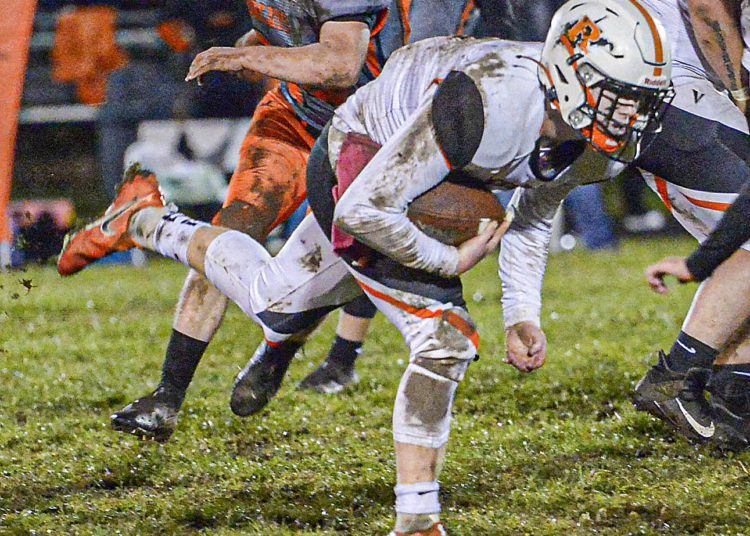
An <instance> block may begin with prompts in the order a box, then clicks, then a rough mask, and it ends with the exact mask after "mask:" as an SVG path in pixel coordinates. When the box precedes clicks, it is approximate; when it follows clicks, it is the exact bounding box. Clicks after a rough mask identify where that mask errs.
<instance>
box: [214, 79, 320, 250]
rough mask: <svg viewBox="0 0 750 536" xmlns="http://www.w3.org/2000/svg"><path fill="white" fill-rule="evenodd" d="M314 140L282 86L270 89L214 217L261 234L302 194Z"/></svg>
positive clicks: (288, 212) (284, 216) (283, 217)
mask: <svg viewBox="0 0 750 536" xmlns="http://www.w3.org/2000/svg"><path fill="white" fill-rule="evenodd" d="M314 143H315V138H314V137H313V135H312V134H311V133H310V132H308V130H307V129H306V128H305V124H304V123H303V121H302V120H300V119H299V118H298V117H297V116H296V115H295V113H294V110H293V108H292V106H291V104H289V102H288V101H287V100H286V99H285V98H284V97H283V95H282V94H281V92H280V90H279V89H278V88H277V89H273V90H271V91H269V92H268V93H267V94H266V95H265V97H263V99H262V100H261V101H260V103H259V104H258V107H257V108H256V110H255V113H254V114H253V118H252V123H251V125H250V128H249V130H248V132H247V135H246V136H245V139H244V141H243V142H242V148H241V149H240V161H239V164H238V166H237V169H236V170H235V172H234V174H233V175H232V179H231V181H230V183H229V191H228V193H227V199H226V201H225V202H224V208H222V209H221V211H220V212H219V213H218V214H217V215H216V216H215V217H214V220H213V223H214V224H217V225H221V226H223V227H229V228H231V229H237V230H239V231H243V232H245V233H247V234H249V235H250V236H252V237H253V238H254V239H256V240H264V239H265V238H266V237H267V236H268V233H270V232H271V230H272V229H273V228H274V227H276V226H277V225H278V224H280V223H282V222H283V221H284V220H286V219H287V218H288V217H289V216H291V214H292V213H293V212H294V211H295V210H296V209H297V207H299V205H300V204H301V203H302V201H303V200H304V199H305V195H306V171H307V159H308V157H309V156H310V151H311V149H312V146H313V145H314Z"/></svg>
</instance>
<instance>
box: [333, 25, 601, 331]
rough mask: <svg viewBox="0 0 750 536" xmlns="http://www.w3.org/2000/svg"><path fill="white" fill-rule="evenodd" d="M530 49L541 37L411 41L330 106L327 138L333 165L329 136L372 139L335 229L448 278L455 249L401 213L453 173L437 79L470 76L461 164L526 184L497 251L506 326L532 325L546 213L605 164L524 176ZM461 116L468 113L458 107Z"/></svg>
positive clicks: (529, 131)
mask: <svg viewBox="0 0 750 536" xmlns="http://www.w3.org/2000/svg"><path fill="white" fill-rule="evenodd" d="M540 54H541V44H530V43H511V42H506V41H501V40H496V39H491V40H474V39H457V38H435V39H430V40H426V41H423V42H421V43H417V44H414V45H410V46H408V47H405V48H403V49H400V50H399V51H397V52H396V53H395V54H394V55H393V56H392V57H391V58H390V59H389V61H388V63H387V64H386V66H385V68H384V69H383V72H382V73H381V75H380V76H379V77H378V79H377V80H375V81H374V82H372V83H371V84H368V85H367V86H365V87H363V88H361V89H359V90H358V91H357V92H356V93H355V94H354V95H353V96H351V97H350V98H349V99H348V100H347V102H346V103H345V104H344V105H342V106H341V107H340V108H339V109H338V110H337V111H336V114H335V116H334V119H333V123H332V126H333V128H332V129H331V134H330V135H329V138H328V140H329V156H330V157H331V160H332V164H333V165H334V169H335V166H336V163H337V161H338V152H337V151H338V149H340V147H341V145H340V143H341V142H340V139H341V136H340V135H339V134H337V133H347V132H357V133H359V134H364V135H366V136H368V137H370V138H371V139H373V140H375V141H376V142H378V143H380V144H381V145H382V146H383V147H382V149H381V150H380V151H379V152H378V153H377V154H376V155H375V157H374V158H373V159H372V160H371V161H370V162H369V164H368V165H367V166H366V167H365V168H364V169H363V170H362V172H361V173H360V174H359V176H358V177H357V179H356V180H355V181H354V183H353V184H352V186H351V187H350V188H349V189H348V190H347V191H346V193H345V194H344V195H343V196H342V197H341V199H340V200H339V202H338V203H337V205H336V211H335V215H334V217H335V221H336V224H337V225H338V226H339V227H342V228H343V229H344V230H346V231H347V232H349V233H351V234H353V235H355V236H356V237H357V238H358V239H359V240H361V241H363V242H365V243H367V244H368V245H370V246H371V247H373V248H375V249H376V250H378V251H381V252H387V253H388V255H389V256H390V257H392V258H394V259H395V260H397V261H399V262H400V263H401V264H404V265H406V266H409V267H412V268H419V269H423V270H427V271H431V272H436V273H439V274H442V275H445V276H454V275H455V274H456V273H457V266H458V250H457V249H456V248H455V247H452V246H448V245H445V244H442V243H440V242H438V241H437V240H434V239H432V238H430V237H429V236H427V235H425V234H424V233H422V232H421V231H420V230H419V229H417V227H416V226H415V225H414V224H413V223H412V222H411V221H409V219H408V218H407V217H406V208H407V206H408V204H409V203H410V202H411V200H412V199H414V198H415V197H417V196H419V195H421V194H422V193H424V192H425V191H427V190H429V189H430V188H432V187H434V186H435V185H437V184H438V183H440V182H441V181H442V180H443V179H444V178H445V176H446V175H447V174H448V173H449V171H450V170H451V169H452V168H451V165H450V164H451V162H450V159H449V158H448V157H447V156H446V153H445V151H444V150H443V147H441V146H440V142H439V140H438V139H437V138H438V134H436V132H437V131H438V130H439V128H438V127H439V124H438V122H439V117H438V116H439V115H440V114H438V113H437V112H438V111H439V110H436V108H434V107H433V105H435V107H439V104H440V103H439V102H438V96H437V94H438V93H439V92H437V91H436V89H437V87H438V85H439V84H438V83H436V82H439V81H440V80H442V79H444V78H446V77H447V76H448V75H449V74H450V73H451V71H454V74H459V75H460V76H461V77H463V79H464V80H466V79H467V78H470V81H469V82H468V87H467V89H468V90H473V91H476V90H478V92H479V94H480V95H481V103H480V104H479V106H480V107H481V108H482V109H481V110H480V114H482V115H483V124H480V127H479V128H480V132H481V140H480V141H478V146H477V149H476V151H475V152H473V154H472V155H471V157H470V161H468V163H467V162H464V163H463V164H462V165H461V168H462V169H463V170H464V171H466V172H469V173H470V174H471V175H472V176H474V177H475V178H477V179H479V180H481V181H482V182H484V183H485V184H486V185H487V186H488V187H490V188H494V189H506V190H507V189H512V188H515V187H517V186H525V187H524V188H521V189H520V190H519V193H518V196H517V203H516V205H515V206H516V208H515V219H514V222H513V224H512V226H511V228H510V230H509V231H508V232H507V233H506V235H505V236H504V238H503V243H502V248H501V254H500V266H501V271H500V275H501V278H502V281H503V309H504V315H505V321H506V324H507V325H512V324H515V323H516V322H520V321H522V320H527V321H532V322H535V323H537V324H538V323H539V315H540V312H541V286H542V280H543V274H544V271H545V267H546V260H547V244H548V241H549V236H550V229H551V222H552V218H553V216H554V213H555V211H556V209H557V207H558V206H559V204H560V202H561V201H562V199H563V198H564V197H565V195H567V193H568V192H569V191H570V190H571V189H572V188H573V187H575V186H576V185H577V184H580V183H582V182H583V181H582V180H579V179H578V177H585V178H589V177H594V180H600V179H601V178H603V176H604V175H605V172H606V169H605V168H606V167H607V165H608V162H609V161H608V160H607V159H605V158H603V157H600V156H594V157H593V158H579V159H578V160H579V161H581V162H585V161H587V160H594V161H596V162H597V163H598V164H599V166H600V167H599V168H598V170H597V171H594V172H586V173H572V172H568V173H566V174H565V175H564V176H563V177H560V178H558V179H555V180H552V181H550V182H543V181H542V180H540V179H538V178H537V175H536V174H535V173H534V172H533V171H532V169H531V167H530V157H531V155H532V154H536V152H535V146H536V143H537V141H538V139H539V132H540V130H541V126H542V121H543V119H544V113H545V106H546V101H545V96H544V92H543V89H542V86H541V84H540V82H539V78H538V66H537V63H536V58H538V57H539V56H540ZM455 71H459V73H455ZM451 76H453V75H451ZM444 85H445V84H444ZM474 88H476V89H474ZM461 113H462V114H463V115H464V116H466V115H469V112H468V111H465V110H463V109H462V110H461ZM479 122H480V123H481V119H480V120H479ZM336 138H338V139H339V141H338V142H337V141H336ZM337 144H338V148H337ZM585 154H589V151H587V152H586V153H585ZM577 163H578V162H577ZM602 163H604V168H602V167H601V164H602ZM574 167H575V165H574Z"/></svg>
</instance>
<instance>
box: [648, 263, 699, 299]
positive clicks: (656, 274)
mask: <svg viewBox="0 0 750 536" xmlns="http://www.w3.org/2000/svg"><path fill="white" fill-rule="evenodd" d="M668 275H671V276H673V277H676V278H677V281H679V282H680V283H689V282H690V281H695V277H693V274H691V273H690V270H688V267H687V263H686V262H685V258H684V257H665V258H663V259H662V260H660V261H659V262H657V263H656V264H652V265H651V266H649V267H648V268H646V280H647V281H648V284H649V286H650V287H651V290H653V291H654V292H656V293H658V294H666V293H668V292H669V287H667V285H666V283H665V282H664V277H666V276H668Z"/></svg>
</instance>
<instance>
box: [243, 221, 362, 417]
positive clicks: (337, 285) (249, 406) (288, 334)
mask: <svg viewBox="0 0 750 536" xmlns="http://www.w3.org/2000/svg"><path fill="white" fill-rule="evenodd" d="M253 292H254V293H257V294H258V295H260V296H273V297H274V300H273V302H272V303H266V302H258V303H256V304H255V305H254V308H253V310H254V311H256V312H257V313H256V315H255V316H256V317H257V319H258V320H259V321H260V322H261V323H262V325H263V326H264V330H265V339H266V340H265V341H264V343H262V344H261V345H260V347H259V348H258V350H257V351H256V353H255V354H254V355H253V357H252V359H250V361H249V362H248V364H247V365H246V366H245V368H244V369H242V371H241V372H240V373H239V374H238V376H237V380H236V382H235V386H234V390H233V391H232V399H231V407H232V411H234V413H236V414H237V415H240V416H247V415H252V414H254V413H257V412H259V411H260V410H261V409H263V408H264V407H265V406H266V405H267V404H268V402H270V401H271V399H272V398H273V397H274V396H275V394H276V392H277V391H278V390H279V387H280V386H281V383H282V380H283V378H284V375H285V373H286V371H287V368H288V367H289V364H290V362H291V360H292V358H293V357H294V354H295V352H296V351H297V349H299V347H300V346H302V344H303V343H304V341H305V339H306V338H307V336H308V335H309V333H310V332H311V331H312V330H313V329H314V328H315V326H317V324H318V323H319V322H320V321H321V320H323V318H324V317H325V316H326V315H327V314H328V312H330V311H331V310H333V309H336V308H338V307H340V306H341V305H342V304H344V303H347V302H349V301H351V300H352V299H354V298H356V297H357V296H359V295H361V294H362V290H361V289H360V288H359V286H358V285H357V284H356V283H355V282H354V280H353V278H352V277H351V276H350V275H349V272H348V271H347V269H346V266H345V265H344V263H343V262H342V261H341V259H340V258H339V257H338V256H337V255H335V254H334V253H333V248H332V246H331V243H330V242H329V241H328V238H327V237H326V236H325V234H324V233H323V232H322V230H321V229H320V227H319V226H318V224H317V222H316V220H315V219H314V217H313V216H312V215H308V216H307V217H306V218H305V219H304V220H303V221H302V223H301V224H300V226H299V227H298V228H297V229H295V231H294V233H292V236H291V237H289V240H287V242H286V244H285V245H284V247H283V248H282V249H281V251H280V252H279V254H278V255H277V256H276V257H275V258H274V259H273V262H272V266H270V267H268V268H266V273H265V274H264V275H263V276H262V277H259V278H257V279H256V281H255V283H254V287H253Z"/></svg>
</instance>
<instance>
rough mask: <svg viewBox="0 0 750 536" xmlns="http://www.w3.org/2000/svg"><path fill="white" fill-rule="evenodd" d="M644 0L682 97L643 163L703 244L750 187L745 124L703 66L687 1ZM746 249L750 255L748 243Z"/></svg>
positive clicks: (661, 194)
mask: <svg viewBox="0 0 750 536" xmlns="http://www.w3.org/2000/svg"><path fill="white" fill-rule="evenodd" d="M642 2H643V3H644V4H646V5H647V6H648V7H650V8H651V9H653V11H654V12H656V13H657V14H658V15H659V16H660V18H661V21H662V23H663V25H664V27H665V28H666V30H667V34H668V36H669V39H670V43H671V44H672V80H673V83H674V86H675V92H676V95H675V99H674V101H673V102H672V106H671V107H670V108H669V109H668V110H667V112H666V113H665V115H664V120H663V124H662V131H661V133H659V134H657V135H656V136H655V137H654V138H653V139H649V138H648V137H646V138H644V146H646V147H647V149H646V150H645V151H644V153H643V155H642V156H641V157H640V158H639V159H638V161H637V165H638V167H639V168H641V169H642V170H644V171H646V172H647V173H646V174H645V178H646V182H647V183H648V185H649V186H650V187H651V189H653V190H654V191H655V192H656V193H657V194H658V195H659V197H660V198H661V199H662V201H663V202H664V204H665V205H666V207H667V208H668V209H669V211H670V212H671V213H672V215H673V216H674V217H675V219H677V221H679V222H680V224H681V225H682V226H683V227H684V228H685V229H686V230H687V231H688V232H689V233H690V234H692V235H693V236H694V237H695V238H696V239H698V240H699V241H701V242H702V241H704V240H705V239H706V237H707V236H708V235H709V234H710V233H711V232H712V231H713V229H714V227H716V225H717V223H718V222H719V220H721V218H722V216H723V214H724V211H725V210H727V209H728V208H729V207H730V206H731V204H732V203H733V202H734V200H735V199H736V198H737V194H738V192H740V190H741V189H742V187H743V185H745V184H747V183H749V182H750V138H748V127H747V120H746V118H745V116H744V115H743V114H742V112H740V110H739V108H737V106H735V104H734V103H733V102H732V100H731V99H730V98H729V94H728V92H727V91H725V90H723V89H720V88H721V84H720V82H718V80H717V79H715V77H714V75H713V74H712V73H711V71H710V70H708V69H706V67H705V66H704V65H703V64H702V63H701V60H700V55H699V53H698V51H697V49H696V47H695V45H694V38H693V35H692V30H691V28H690V24H689V20H688V18H687V8H686V7H685V5H684V0H642ZM745 16H747V10H745ZM649 144H650V145H649ZM742 248H743V249H746V250H750V242H746V243H745V244H744V245H743V246H742Z"/></svg>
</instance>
